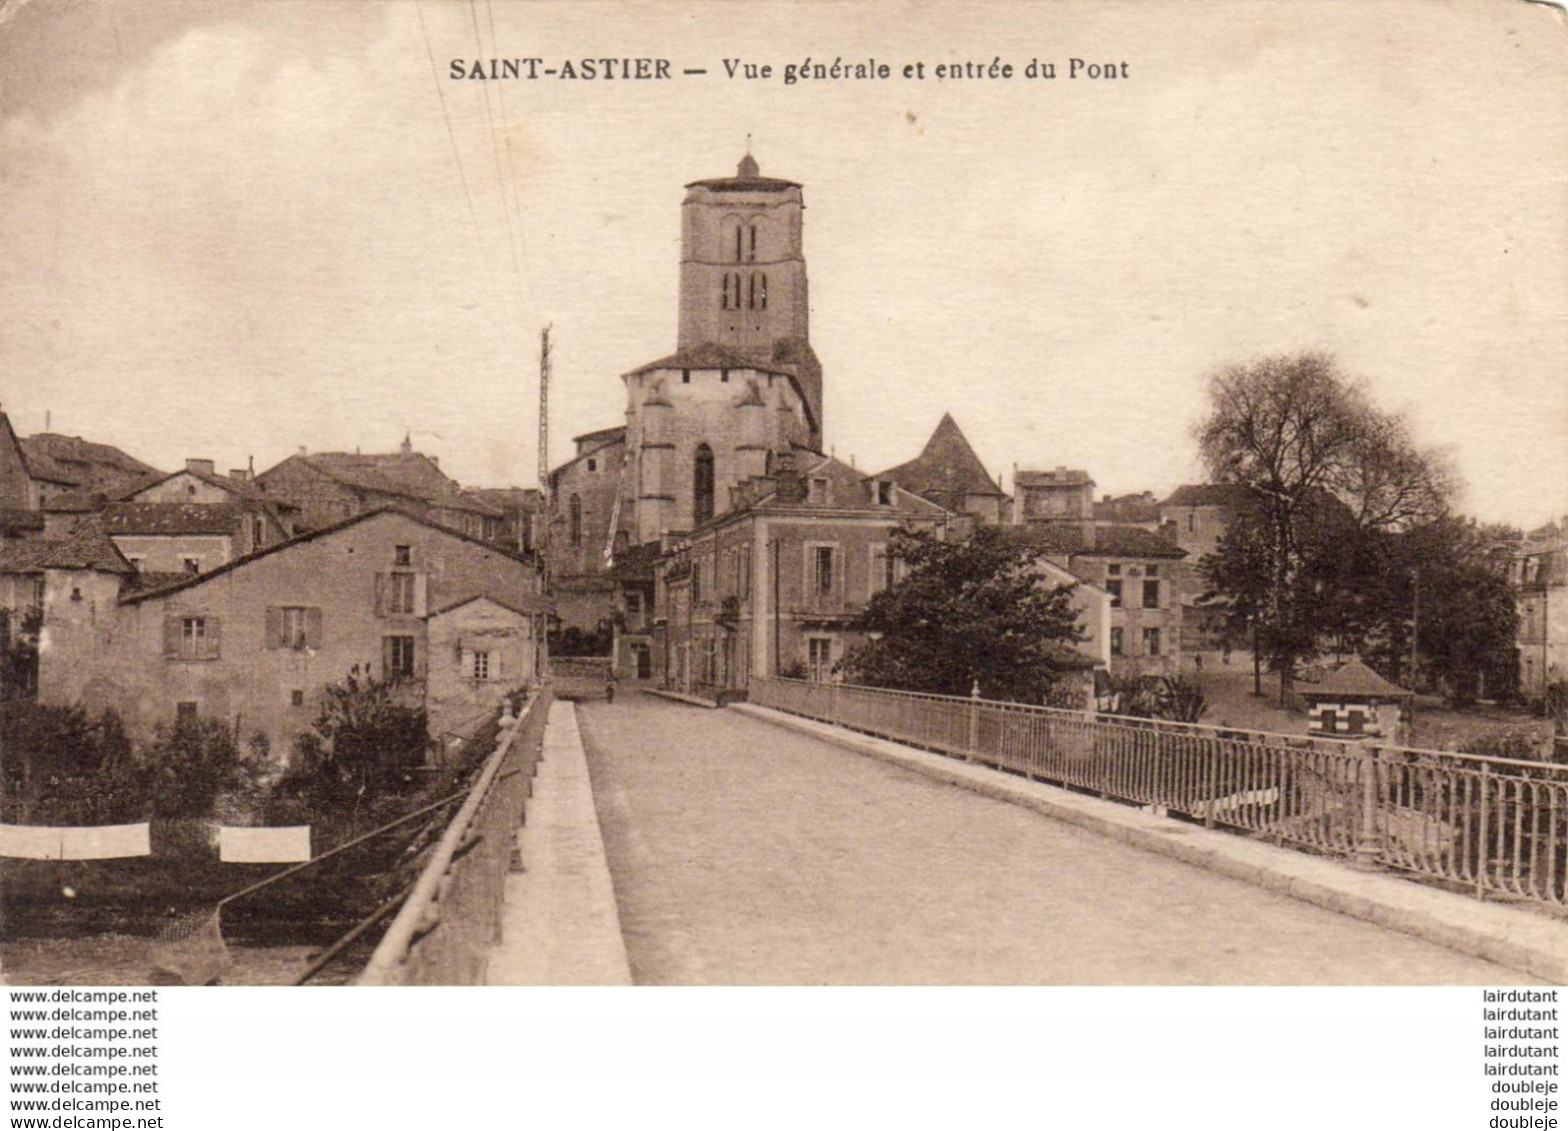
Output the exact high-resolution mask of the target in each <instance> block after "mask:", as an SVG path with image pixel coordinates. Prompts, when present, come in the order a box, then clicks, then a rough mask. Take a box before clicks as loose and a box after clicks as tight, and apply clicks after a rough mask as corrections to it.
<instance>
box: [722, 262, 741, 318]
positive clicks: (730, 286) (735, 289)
mask: <svg viewBox="0 0 1568 1131" xmlns="http://www.w3.org/2000/svg"><path fill="white" fill-rule="evenodd" d="M719 309H720V310H739V309H740V275H739V274H737V273H736V272H733V271H729V272H726V273H725V275H724V292H723V295H722V296H721V297H720V299H719Z"/></svg>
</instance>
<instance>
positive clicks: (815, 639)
mask: <svg viewBox="0 0 1568 1131" xmlns="http://www.w3.org/2000/svg"><path fill="white" fill-rule="evenodd" d="M832 675H833V641H832V639H831V638H829V637H826V636H812V637H809V638H808V639H807V640H806V676H807V678H808V679H811V680H814V681H815V682H817V683H825V682H826V681H827V680H828V679H829V678H831V677H832Z"/></svg>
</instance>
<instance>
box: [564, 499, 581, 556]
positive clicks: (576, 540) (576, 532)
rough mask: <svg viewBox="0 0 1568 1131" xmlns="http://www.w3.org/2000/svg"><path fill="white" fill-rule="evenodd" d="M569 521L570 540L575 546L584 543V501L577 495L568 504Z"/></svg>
mask: <svg viewBox="0 0 1568 1131" xmlns="http://www.w3.org/2000/svg"><path fill="white" fill-rule="evenodd" d="M566 511H567V522H568V523H569V530H568V535H567V537H568V541H570V542H571V544H572V545H574V546H581V545H582V544H583V501H582V500H581V499H580V498H578V497H577V496H576V495H573V496H572V497H571V500H570V501H569V502H568V503H567V505H566Z"/></svg>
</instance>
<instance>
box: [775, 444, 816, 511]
mask: <svg viewBox="0 0 1568 1131" xmlns="http://www.w3.org/2000/svg"><path fill="white" fill-rule="evenodd" d="M773 477H774V479H776V480H777V481H778V489H777V493H776V496H775V497H776V498H777V499H778V501H779V502H781V503H793V504H800V503H804V502H805V501H806V499H807V497H808V492H807V488H806V480H805V477H803V476H802V475H801V474H800V472H799V471H797V470H796V469H795V453H794V452H792V451H790V450H789V449H788V448H785V449H784V450H783V451H781V452H779V453H778V454H777V455H776V456H775V457H774V461H773Z"/></svg>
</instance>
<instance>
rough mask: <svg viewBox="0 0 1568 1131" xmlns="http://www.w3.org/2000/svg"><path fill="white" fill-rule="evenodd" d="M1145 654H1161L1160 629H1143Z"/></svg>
mask: <svg viewBox="0 0 1568 1131" xmlns="http://www.w3.org/2000/svg"><path fill="white" fill-rule="evenodd" d="M1143 654H1144V655H1145V656H1158V655H1159V654H1160V630H1159V629H1157V628H1146V629H1144V630H1143Z"/></svg>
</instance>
